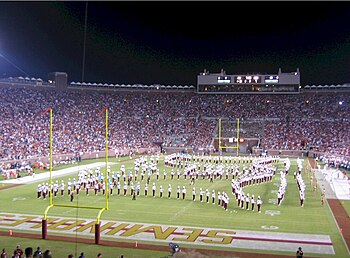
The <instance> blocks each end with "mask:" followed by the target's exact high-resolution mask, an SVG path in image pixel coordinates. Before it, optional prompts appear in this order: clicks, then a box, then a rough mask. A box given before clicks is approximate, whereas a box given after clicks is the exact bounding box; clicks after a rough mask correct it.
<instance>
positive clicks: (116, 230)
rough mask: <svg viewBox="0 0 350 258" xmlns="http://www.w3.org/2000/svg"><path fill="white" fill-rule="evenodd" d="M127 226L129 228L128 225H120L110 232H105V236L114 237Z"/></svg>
mask: <svg viewBox="0 0 350 258" xmlns="http://www.w3.org/2000/svg"><path fill="white" fill-rule="evenodd" d="M127 226H129V224H127V223H121V224H119V225H118V226H117V227H116V228H113V229H112V230H110V231H108V232H106V235H115V234H116V233H118V232H119V231H120V230H122V229H123V228H126V227H127Z"/></svg>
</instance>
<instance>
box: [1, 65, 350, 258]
mask: <svg viewBox="0 0 350 258" xmlns="http://www.w3.org/2000/svg"><path fill="white" fill-rule="evenodd" d="M247 77H248V78H247ZM67 78H68V75H67V74H66V73H64V72H55V73H50V74H49V75H48V80H47V81H46V80H45V81H44V80H42V79H40V78H38V79H37V78H23V77H21V76H19V77H13V78H12V77H10V78H3V79H1V82H0V86H1V88H0V91H1V95H0V96H1V110H2V112H1V121H2V126H1V130H2V134H1V137H2V139H1V142H2V148H1V160H2V163H1V164H2V166H1V173H2V177H1V203H2V209H1V214H0V216H1V223H0V228H1V243H4V244H3V245H10V246H13V247H15V246H16V245H17V243H21V246H26V245H30V246H34V247H36V246H39V247H41V249H44V250H46V249H50V250H51V251H52V253H55V254H56V255H55V256H59V257H65V256H66V255H68V254H69V253H75V255H76V256H77V255H79V254H80V252H81V251H84V252H85V255H87V256H89V257H91V256H93V255H95V253H98V252H99V251H98V250H100V251H101V252H102V253H104V255H105V256H107V257H112V255H114V256H115V254H116V255H117V256H121V255H125V257H164V256H167V255H171V254H172V251H173V249H172V248H171V244H177V245H178V247H179V248H178V249H179V250H177V251H178V252H176V253H173V255H174V256H179V257H181V255H182V256H184V257H191V255H193V257H202V256H203V257H256V255H257V254H259V255H262V256H263V255H266V256H270V257H271V256H272V257H275V256H276V257H278V256H281V257H283V256H285V257H288V256H291V255H294V253H295V250H297V248H298V247H302V249H303V250H304V252H305V253H307V256H310V257H347V256H348V255H349V249H348V248H349V247H348V245H349V233H350V231H349V225H350V224H349V223H348V222H349V218H348V214H349V211H350V210H349V209H350V206H349V198H350V195H349V194H350V192H349V191H350V183H349V182H350V181H349V180H348V172H349V166H350V163H349V144H348V143H349V130H348V129H349V128H350V125H349V120H348V114H349V111H350V110H349V105H348V103H349V102H350V98H349V96H350V95H349V90H350V87H349V85H348V84H344V85H318V86H315V85H306V86H304V87H301V86H300V72H299V71H298V70H296V71H293V72H288V73H282V72H281V70H280V71H279V72H278V73H276V74H268V75H265V74H263V75H262V74H255V75H253V76H251V75H227V74H226V73H225V72H224V71H221V72H219V73H209V72H206V71H205V72H203V73H199V74H198V77H197V80H198V84H197V85H195V86H193V85H118V84H104V83H80V82H69V81H68V79H67ZM250 78H253V80H255V81H250ZM248 80H249V81H248ZM209 89H211V90H209ZM261 91H262V92H261ZM62 246H64V248H62ZM44 250H43V251H44ZM8 251H11V250H8ZM174 252H175V251H174ZM196 255H197V256H196ZM198 255H199V256H198Z"/></svg>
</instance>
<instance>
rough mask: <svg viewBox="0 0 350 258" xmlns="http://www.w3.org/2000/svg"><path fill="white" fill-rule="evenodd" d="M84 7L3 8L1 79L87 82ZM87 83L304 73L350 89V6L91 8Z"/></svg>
mask: <svg viewBox="0 0 350 258" xmlns="http://www.w3.org/2000/svg"><path fill="white" fill-rule="evenodd" d="M84 18H85V2H82V1H80V2H77V1H70V2H64V1H48V2H42V1H38V2H29V1H25V2H0V77H9V76H24V75H26V74H28V75H29V77H35V78H38V77H41V78H43V79H44V80H46V79H47V74H48V73H49V72H54V71H62V72H67V73H68V76H69V77H68V80H69V81H76V82H77V81H81V80H82V70H83V66H82V63H83V49H84V28H85V26H84ZM85 49H86V52H85V53H86V55H85V69H84V81H86V82H103V83H105V82H107V83H131V84H132V83H142V84H154V83H160V84H171V85H172V84H177V85H180V84H181V85H184V84H188V85H189V84H192V85H195V84H196V78H197V75H198V74H199V73H200V72H202V71H203V70H204V69H207V70H209V71H210V72H213V73H214V72H220V70H221V68H223V69H224V70H225V71H226V73H227V74H246V73H250V74H252V73H255V72H256V73H261V74H264V73H277V72H278V68H281V69H282V72H293V71H296V69H297V68H299V69H300V72H301V82H302V85H306V84H338V83H340V84H342V83H349V82H350V2H342V1H339V2H337V1H321V2H317V1H310V2H305V1H290V2H288V1H241V2H240V1H192V2H188V1H173V2H172V1H153V2H150V1H139V2H137V1H105V2H102V1H89V2H88V12H87V26H86V44H85Z"/></svg>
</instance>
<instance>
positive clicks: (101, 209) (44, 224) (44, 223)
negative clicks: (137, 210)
mask: <svg viewBox="0 0 350 258" xmlns="http://www.w3.org/2000/svg"><path fill="white" fill-rule="evenodd" d="M47 111H49V112H50V180H49V182H50V187H51V186H52V141H53V139H52V138H53V136H52V118H53V115H52V108H48V109H47V110H46V111H45V112H43V113H42V115H44V114H46V112H47ZM103 113H105V116H106V117H105V128H106V129H105V130H106V133H105V141H106V147H105V148H106V155H105V156H106V169H105V176H104V178H105V180H107V182H105V184H106V187H107V188H109V187H108V179H109V175H108V108H107V107H106V108H104V109H103V110H102V111H101V112H100V113H99V116H101V115H102V114H103ZM49 191H51V189H49ZM52 197H53V194H52V193H50V198H49V205H48V206H47V208H46V210H45V212H44V218H43V219H42V239H47V215H48V213H49V210H50V209H51V208H53V207H65V208H74V209H93V210H99V212H98V214H97V217H96V224H95V244H99V243H100V225H101V223H100V218H101V215H102V213H103V212H104V211H106V210H108V205H109V189H108V190H107V191H106V199H105V206H104V207H98V206H80V205H68V204H59V203H56V204H55V203H54V202H53V198H52Z"/></svg>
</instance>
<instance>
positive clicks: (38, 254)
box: [33, 246, 43, 258]
mask: <svg viewBox="0 0 350 258" xmlns="http://www.w3.org/2000/svg"><path fill="white" fill-rule="evenodd" d="M42 254H43V253H42V252H41V250H40V246H38V247H37V248H36V251H35V252H34V255H33V257H34V258H38V257H41V255H42Z"/></svg>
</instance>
